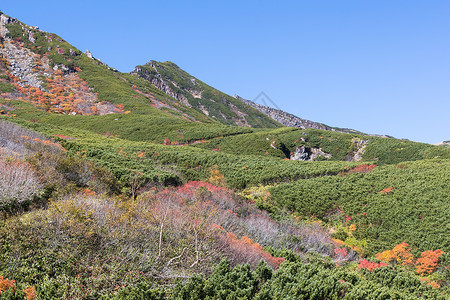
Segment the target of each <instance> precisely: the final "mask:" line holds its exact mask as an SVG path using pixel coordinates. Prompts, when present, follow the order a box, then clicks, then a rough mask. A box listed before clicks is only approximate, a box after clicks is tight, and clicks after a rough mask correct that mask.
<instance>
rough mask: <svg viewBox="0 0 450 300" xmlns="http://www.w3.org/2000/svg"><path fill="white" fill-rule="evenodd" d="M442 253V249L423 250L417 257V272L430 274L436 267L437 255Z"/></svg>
mask: <svg viewBox="0 0 450 300" xmlns="http://www.w3.org/2000/svg"><path fill="white" fill-rule="evenodd" d="M442 254H444V252H443V251H441V250H439V249H437V250H435V251H432V250H429V251H424V252H422V253H421V254H420V258H418V259H417V266H416V270H417V273H419V274H422V275H424V274H431V273H433V272H434V270H435V269H436V268H437V265H438V261H439V257H440V256H441V255H442Z"/></svg>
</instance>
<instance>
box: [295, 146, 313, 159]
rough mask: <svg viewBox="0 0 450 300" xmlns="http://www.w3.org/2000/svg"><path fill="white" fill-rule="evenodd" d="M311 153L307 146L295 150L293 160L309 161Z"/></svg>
mask: <svg viewBox="0 0 450 300" xmlns="http://www.w3.org/2000/svg"><path fill="white" fill-rule="evenodd" d="M310 153H311V152H310V151H307V150H306V148H305V146H299V147H297V148H296V149H295V152H294V153H293V154H292V155H291V160H302V161H306V160H309V155H310Z"/></svg>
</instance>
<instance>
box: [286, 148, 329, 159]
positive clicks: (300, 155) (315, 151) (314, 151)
mask: <svg viewBox="0 0 450 300" xmlns="http://www.w3.org/2000/svg"><path fill="white" fill-rule="evenodd" d="M320 157H323V158H325V159H330V158H331V157H332V156H331V154H329V153H326V152H323V151H322V149H321V148H306V147H305V146H298V147H297V148H296V149H295V152H294V153H292V155H291V158H290V159H291V160H300V161H315V160H317V159H320Z"/></svg>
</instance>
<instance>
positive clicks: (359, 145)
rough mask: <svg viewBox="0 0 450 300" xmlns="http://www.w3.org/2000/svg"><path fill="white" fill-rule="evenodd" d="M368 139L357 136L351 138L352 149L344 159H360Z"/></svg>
mask: <svg viewBox="0 0 450 300" xmlns="http://www.w3.org/2000/svg"><path fill="white" fill-rule="evenodd" d="M368 142H369V140H362V139H359V138H354V139H352V151H351V152H350V153H349V154H347V156H346V157H345V159H344V160H345V161H360V160H361V159H362V156H363V154H364V152H366V146H367V143H368Z"/></svg>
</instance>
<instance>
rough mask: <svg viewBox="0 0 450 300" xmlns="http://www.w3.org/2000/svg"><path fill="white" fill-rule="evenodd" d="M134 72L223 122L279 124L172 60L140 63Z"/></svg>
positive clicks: (190, 105) (241, 124)
mask: <svg viewBox="0 0 450 300" xmlns="http://www.w3.org/2000/svg"><path fill="white" fill-rule="evenodd" d="M132 74H136V75H138V76H140V77H142V78H144V79H145V80H148V81H149V82H150V83H152V84H153V85H154V86H156V87H157V88H158V89H160V90H161V91H163V92H164V93H166V94H167V95H169V96H171V97H173V98H175V99H177V100H179V101H180V102H181V103H183V104H184V105H186V106H189V107H192V108H194V109H196V110H197V111H199V112H202V113H204V114H205V115H207V116H208V117H211V118H213V119H214V120H217V121H219V122H221V123H223V124H227V125H238V126H245V127H265V128H269V127H278V126H279V123H277V122H276V121H274V120H273V119H271V118H269V117H267V116H266V115H264V114H262V113H261V112H259V111H258V110H257V109H254V108H252V107H251V106H249V105H247V104H244V103H242V102H241V101H237V100H236V99H234V98H233V97H231V96H229V95H226V94H224V93H222V92H220V91H218V90H216V89H214V88H213V87H211V86H209V85H207V84H205V83H204V82H202V81H200V80H198V79H197V78H195V77H193V76H191V75H190V74H188V73H187V72H185V71H183V70H182V69H180V68H179V67H178V66H177V65H175V64H174V63H172V62H156V61H150V62H149V63H147V64H145V65H142V66H137V67H136V68H135V69H134V71H133V72H132Z"/></svg>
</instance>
